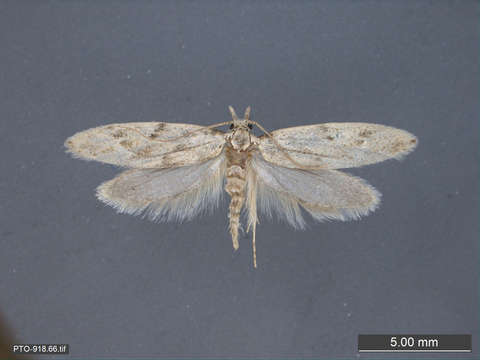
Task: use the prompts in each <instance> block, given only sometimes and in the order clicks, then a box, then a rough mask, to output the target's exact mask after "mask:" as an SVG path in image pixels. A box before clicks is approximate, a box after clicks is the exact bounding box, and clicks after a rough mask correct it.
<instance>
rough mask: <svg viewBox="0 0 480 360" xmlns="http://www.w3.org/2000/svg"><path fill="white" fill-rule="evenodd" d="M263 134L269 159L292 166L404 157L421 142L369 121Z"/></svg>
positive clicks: (336, 165)
mask: <svg viewBox="0 0 480 360" xmlns="http://www.w3.org/2000/svg"><path fill="white" fill-rule="evenodd" d="M271 136H272V137H273V139H272V138H270V137H269V136H265V135H264V136H262V137H260V143H259V150H260V152H261V154H262V156H263V157H264V158H265V160H267V161H269V162H271V163H274V164H277V165H280V166H284V167H289V168H305V169H344V168H350V167H359V166H363V165H368V164H373V163H376V162H380V161H384V160H387V159H390V158H396V159H400V158H402V157H403V156H405V155H406V154H408V153H409V152H411V151H412V150H413V149H414V148H415V146H416V145H417V138H416V137H415V136H414V135H412V134H410V133H409V132H407V131H405V130H400V129H396V128H393V127H389V126H384V125H377V124H369V123H325V124H318V125H308V126H297V127H290V128H285V129H280V130H276V131H273V132H272V133H271Z"/></svg>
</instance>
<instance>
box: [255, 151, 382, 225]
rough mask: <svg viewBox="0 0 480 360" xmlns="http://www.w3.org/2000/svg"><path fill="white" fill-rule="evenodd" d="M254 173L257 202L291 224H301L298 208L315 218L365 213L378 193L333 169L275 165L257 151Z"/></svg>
mask: <svg viewBox="0 0 480 360" xmlns="http://www.w3.org/2000/svg"><path fill="white" fill-rule="evenodd" d="M250 164H251V166H252V169H253V171H254V172H255V175H256V191H257V204H258V207H259V209H260V210H261V211H262V212H263V213H266V214H267V215H272V214H273V213H275V214H276V215H277V216H278V217H280V218H282V219H284V220H286V221H287V222H288V223H290V224H291V225H292V226H294V227H297V228H303V227H304V225H305V222H304V220H303V217H302V214H301V211H300V208H301V207H302V208H303V209H305V210H306V211H307V212H309V213H310V215H312V217H313V218H315V219H316V220H324V219H336V220H343V221H346V220H351V219H357V218H359V217H360V216H363V215H367V214H368V213H369V212H371V211H373V210H375V208H376V207H377V206H378V204H379V202H380V196H381V195H380V193H379V192H378V191H376V190H375V189H374V188H373V187H372V186H370V185H369V184H368V183H367V182H366V181H364V180H363V179H361V178H358V177H355V176H352V175H349V174H345V173H343V172H340V171H336V170H300V169H289V168H285V167H281V166H277V165H274V164H272V163H270V162H267V161H265V160H263V159H262V158H261V156H260V155H259V154H256V155H255V156H253V157H252V161H251V162H250Z"/></svg>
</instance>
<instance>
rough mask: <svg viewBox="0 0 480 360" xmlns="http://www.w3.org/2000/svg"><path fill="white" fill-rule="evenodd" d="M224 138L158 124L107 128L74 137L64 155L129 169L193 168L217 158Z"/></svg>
mask: <svg viewBox="0 0 480 360" xmlns="http://www.w3.org/2000/svg"><path fill="white" fill-rule="evenodd" d="M224 136H225V134H224V133H223V132H221V131H217V130H211V129H208V128H205V127H203V126H199V125H191V124H173V123H162V122H136V123H123V124H110V125H105V126H100V127H96V128H92V129H88V130H85V131H81V132H79V133H76V134H75V135H73V136H72V137H70V138H68V139H67V140H66V141H65V146H66V147H67V149H68V150H67V151H68V152H70V153H72V154H73V155H74V156H76V157H79V158H82V159H85V160H96V161H100V162H104V163H108V164H114V165H119V166H123V167H131V168H143V169H148V168H168V167H176V166H185V165H192V164H197V163H200V162H203V161H206V160H209V159H212V158H215V157H216V156H218V155H219V154H220V153H221V151H222V149H223V146H224V144H225V137H224Z"/></svg>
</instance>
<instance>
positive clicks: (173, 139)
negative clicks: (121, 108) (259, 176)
mask: <svg viewBox="0 0 480 360" xmlns="http://www.w3.org/2000/svg"><path fill="white" fill-rule="evenodd" d="M231 123H232V122H231V121H224V122H221V123H216V124H212V125H208V126H204V127H201V128H200V129H197V130H193V131H190V132H188V133H186V134H184V135H180V136H177V137H175V138H171V139H165V140H162V139H152V138H151V137H149V136H147V135H145V134H143V133H142V132H141V131H139V130H137V129H133V128H131V127H128V126H119V128H120V129H125V130H131V131H135V132H136V133H137V134H139V135H140V136H143V137H144V138H145V139H148V140H149V141H158V142H170V141H176V140H178V139H181V138H183V137H186V136H190V135H192V134H195V133H196V132H199V131H204V130H205V129H212V128H216V127H220V126H224V125H229V124H231Z"/></svg>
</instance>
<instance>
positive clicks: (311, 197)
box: [65, 107, 417, 267]
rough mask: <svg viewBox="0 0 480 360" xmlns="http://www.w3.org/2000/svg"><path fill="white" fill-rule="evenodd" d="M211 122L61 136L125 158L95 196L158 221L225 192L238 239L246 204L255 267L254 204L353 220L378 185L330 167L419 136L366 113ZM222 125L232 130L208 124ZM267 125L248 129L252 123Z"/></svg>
mask: <svg viewBox="0 0 480 360" xmlns="http://www.w3.org/2000/svg"><path fill="white" fill-rule="evenodd" d="M229 110H230V113H231V115H232V120H231V121H225V122H222V123H218V124H213V125H210V126H200V125H194V124H177V123H165V122H133V123H122V124H109V125H104V126H99V127H96V128H92V129H88V130H85V131H81V132H78V133H76V134H75V135H73V136H71V137H70V138H68V139H67V140H66V141H65V146H66V147H67V151H68V152H70V153H72V154H73V155H74V156H75V157H78V158H81V159H85V160H96V161H100V162H105V163H108V164H113V165H117V166H121V167H123V168H126V170H125V171H123V172H122V173H121V174H119V175H118V176H116V177H115V178H113V179H112V180H109V181H106V182H104V183H103V184H101V185H100V186H99V187H98V188H97V197H98V199H99V200H101V201H102V202H104V203H106V204H108V205H110V206H112V207H114V208H115V209H116V210H117V211H118V212H121V213H127V214H132V215H139V214H143V215H144V216H147V217H148V218H150V219H151V220H156V221H183V220H190V219H192V218H193V217H195V216H197V215H199V214H201V213H202V212H204V211H206V210H209V209H211V208H213V207H215V206H216V205H217V204H218V202H219V199H220V196H221V193H222V192H223V191H225V192H227V193H228V194H229V195H230V198H231V199H230V205H229V210H228V218H229V228H230V234H231V238H232V243H233V248H234V249H235V250H236V249H238V247H239V241H238V240H239V239H238V238H239V236H238V234H239V229H240V227H241V225H240V214H241V212H242V208H244V207H245V210H246V211H245V212H246V216H247V229H246V230H247V232H248V231H249V230H252V244H253V246H252V250H253V265H254V266H255V267H256V266H257V262H256V246H255V241H256V240H255V230H256V225H257V223H258V217H257V207H258V210H260V212H263V213H264V214H265V215H266V216H267V217H269V216H271V215H273V214H275V215H277V216H278V217H279V218H281V219H283V220H285V221H286V222H287V223H288V224H290V225H292V226H293V227H295V228H298V229H302V228H303V227H304V226H305V220H304V218H303V213H308V214H309V215H311V217H312V218H313V219H315V220H318V221H322V220H325V219H335V220H342V221H347V220H353V219H358V218H360V217H361V216H364V215H367V214H369V213H370V212H372V211H374V210H375V209H376V208H377V207H378V205H379V203H380V193H379V192H378V191H377V190H375V188H374V187H372V186H371V185H369V184H368V183H367V182H366V181H364V180H363V179H360V178H358V177H355V176H352V175H350V174H347V173H344V172H341V171H338V170H337V169H344V168H351V167H360V166H364V165H369V164H373V163H377V162H381V161H384V160H387V159H392V158H394V159H400V158H402V157H404V156H405V155H407V154H408V153H410V152H411V151H413V149H414V148H415V147H416V145H417V138H416V137H415V136H414V135H412V134H410V133H409V132H407V131H404V130H400V129H396V128H393V127H389V126H384V125H378V124H371V123H360V122H357V123H324V124H315V125H306V126H296V127H290V128H285V129H279V130H275V131H273V132H271V133H269V132H267V131H266V130H265V129H264V128H263V127H262V126H261V125H260V124H259V123H257V122H256V121H253V120H250V107H248V108H247V109H246V111H245V115H244V116H243V118H241V119H239V118H238V116H237V115H236V114H235V111H234V109H233V108H232V107H229ZM224 125H229V126H230V131H228V132H222V131H219V130H216V129H215V128H216V127H219V126H224ZM253 125H255V126H257V127H258V128H259V129H260V130H262V131H263V132H264V133H265V135H262V136H260V137H256V136H254V135H253V134H252V132H251V129H252V126H253Z"/></svg>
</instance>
